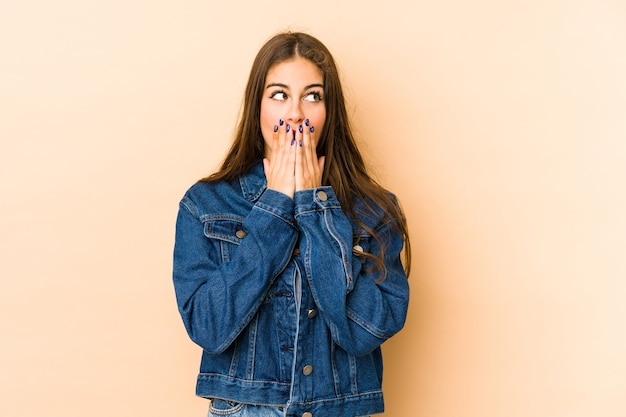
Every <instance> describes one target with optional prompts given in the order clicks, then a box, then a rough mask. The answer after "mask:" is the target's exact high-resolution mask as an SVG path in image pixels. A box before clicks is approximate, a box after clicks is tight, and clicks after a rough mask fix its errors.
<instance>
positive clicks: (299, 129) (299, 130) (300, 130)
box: [298, 125, 302, 133]
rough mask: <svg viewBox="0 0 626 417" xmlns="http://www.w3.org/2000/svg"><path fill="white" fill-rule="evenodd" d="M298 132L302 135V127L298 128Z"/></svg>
mask: <svg viewBox="0 0 626 417" xmlns="http://www.w3.org/2000/svg"><path fill="white" fill-rule="evenodd" d="M298 132H300V133H302V125H300V126H298Z"/></svg>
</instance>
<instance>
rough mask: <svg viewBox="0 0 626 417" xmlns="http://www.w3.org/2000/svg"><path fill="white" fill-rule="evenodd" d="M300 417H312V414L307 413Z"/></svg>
mask: <svg viewBox="0 0 626 417" xmlns="http://www.w3.org/2000/svg"><path fill="white" fill-rule="evenodd" d="M302 417H313V414H311V413H309V412H308V411H307V412H306V413H302Z"/></svg>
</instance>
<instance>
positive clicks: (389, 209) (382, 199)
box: [201, 32, 411, 280]
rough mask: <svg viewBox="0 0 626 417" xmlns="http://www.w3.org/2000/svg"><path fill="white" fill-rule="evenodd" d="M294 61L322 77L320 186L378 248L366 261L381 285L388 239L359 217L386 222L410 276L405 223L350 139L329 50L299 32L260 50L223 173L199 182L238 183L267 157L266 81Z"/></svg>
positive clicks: (281, 36)
mask: <svg viewBox="0 0 626 417" xmlns="http://www.w3.org/2000/svg"><path fill="white" fill-rule="evenodd" d="M294 57H301V58H305V59H307V60H309V61H311V62H312V63H313V64H315V65H316V66H317V67H318V68H319V69H320V71H321V72H322V74H323V77H324V103H325V105H326V121H325V123H324V129H322V132H321V135H320V137H319V140H318V145H317V154H318V156H322V155H325V156H326V161H325V163H324V172H323V174H322V184H323V185H330V186H332V187H333V190H334V192H335V194H336V196H337V198H338V199H339V203H340V204H341V207H342V209H343V210H344V212H346V213H347V214H348V215H349V216H351V217H352V218H353V219H354V221H355V222H356V223H357V224H358V225H359V226H360V227H363V229H364V230H366V231H367V232H368V233H369V234H370V235H371V236H372V238H373V239H375V240H376V241H377V242H378V243H379V244H380V247H381V253H380V255H379V256H373V255H369V254H365V255H364V256H365V257H367V258H368V259H369V260H370V261H372V262H373V265H374V266H373V268H372V270H374V271H380V272H381V277H382V278H381V280H382V279H384V278H385V276H386V270H385V267H384V263H383V259H384V253H385V252H384V251H385V248H384V246H385V245H384V244H382V242H383V240H384V239H385V237H384V236H379V233H378V232H377V231H376V230H371V229H370V228H368V227H367V226H366V225H365V224H363V222H362V221H360V220H359V217H360V216H361V215H364V216H375V217H377V218H379V219H380V220H381V221H383V222H390V223H391V225H392V229H393V230H394V231H396V232H397V233H399V234H400V235H401V236H402V238H403V240H404V268H405V271H406V274H407V276H408V275H409V273H410V269H411V245H410V241H409V231H408V227H407V224H406V219H405V217H404V216H403V214H402V212H401V210H400V208H399V206H398V203H397V202H396V201H395V200H394V199H393V198H392V197H391V195H390V194H389V193H388V192H387V191H386V190H385V189H384V188H383V187H381V186H380V185H379V184H378V183H377V182H376V181H375V180H374V179H373V178H372V177H370V175H369V174H368V172H367V169H366V167H365V163H364V161H363V157H362V156H361V153H360V152H359V150H358V148H357V145H356V142H355V140H354V136H353V135H352V130H351V128H350V122H349V120H348V113H347V110H346V105H345V100H344V96H343V90H342V87H341V82H340V79H339V74H338V71H337V66H336V65H335V61H334V59H333V57H332V55H331V53H330V51H328V49H327V48H326V46H324V44H322V43H321V42H320V41H319V40H317V39H316V38H314V37H313V36H311V35H308V34H305V33H300V32H286V33H280V34H278V35H276V36H274V37H273V38H271V39H270V40H269V41H267V42H266V43H265V45H263V46H262V47H261V49H260V50H259V53H258V54H257V56H256V58H255V60H254V63H253V64H252V69H251V71H250V77H249V78H248V84H247V86H246V89H245V93H244V100H243V110H242V114H241V117H240V119H239V123H238V125H237V130H236V132H235V137H234V141H233V144H232V146H231V147H230V150H229V151H228V153H227V155H226V158H225V159H224V162H223V163H222V166H221V168H220V169H219V170H218V171H217V172H215V173H214V174H212V175H210V176H209V177H207V178H204V179H202V180H201V181H204V182H215V181H230V180H235V179H237V178H238V177H239V176H240V175H243V174H245V173H246V172H248V171H249V170H250V168H251V167H252V166H253V165H254V164H256V163H258V161H259V159H260V158H262V157H263V155H264V146H265V142H264V140H263V136H262V134H261V122H260V112H261V99H262V94H263V89H264V87H265V78H266V76H267V72H268V71H269V69H270V68H271V67H272V66H274V65H276V64H279V63H281V62H284V61H287V60H289V59H292V58H294ZM355 197H356V198H360V199H361V201H362V202H363V207H364V209H361V210H359V211H364V212H362V213H355V204H354V198H355ZM359 207H360V205H359ZM376 207H378V209H376Z"/></svg>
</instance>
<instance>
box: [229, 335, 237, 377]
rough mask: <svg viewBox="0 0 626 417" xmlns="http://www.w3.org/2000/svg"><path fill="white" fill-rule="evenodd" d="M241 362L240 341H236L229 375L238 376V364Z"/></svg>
mask: <svg viewBox="0 0 626 417" xmlns="http://www.w3.org/2000/svg"><path fill="white" fill-rule="evenodd" d="M238 363H239V342H235V349H234V351H233V356H232V357H231V359H230V369H228V376H230V377H235V376H237V364H238Z"/></svg>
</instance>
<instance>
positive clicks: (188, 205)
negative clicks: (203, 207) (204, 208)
mask: <svg viewBox="0 0 626 417" xmlns="http://www.w3.org/2000/svg"><path fill="white" fill-rule="evenodd" d="M180 204H181V205H183V206H184V207H185V208H186V209H187V211H188V212H189V213H190V214H191V215H192V216H193V217H195V218H198V208H197V207H196V205H195V204H194V203H193V201H191V199H190V198H189V197H186V196H185V197H183V199H182V200H181V201H180Z"/></svg>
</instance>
